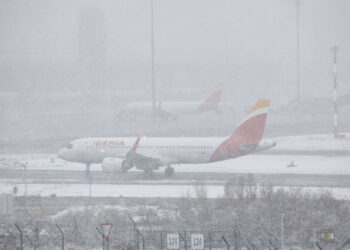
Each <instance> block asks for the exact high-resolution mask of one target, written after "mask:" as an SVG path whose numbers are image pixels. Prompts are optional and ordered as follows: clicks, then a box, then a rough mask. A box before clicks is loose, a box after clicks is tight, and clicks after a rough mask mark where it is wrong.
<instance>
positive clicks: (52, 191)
mask: <svg viewBox="0 0 350 250" xmlns="http://www.w3.org/2000/svg"><path fill="white" fill-rule="evenodd" d="M14 186H16V187H17V188H18V195H20V196H21V195H24V190H25V188H24V184H18V185H15V184H4V183H0V190H1V193H8V192H12V190H13V187H14ZM199 187H201V186H199ZM205 188H206V190H207V194H208V197H209V198H218V197H222V196H223V195H224V186H223V185H206V186H205ZM276 188H279V187H276ZM288 188H293V187H288ZM302 190H305V191H310V192H317V193H319V192H322V191H324V192H326V191H330V192H332V193H333V194H334V196H335V198H337V199H342V200H343V199H344V200H350V188H319V187H304V188H302ZM89 192H90V186H89V185H88V184H29V185H28V187H27V195H33V196H38V195H40V196H51V195H56V196H59V197H84V196H85V197H87V196H89ZM91 196H92V197H135V198H155V197H159V198H180V197H187V196H190V197H195V196H196V186H193V185H153V184H152V185H142V184H140V185H125V184H117V185H116V184H93V185H91Z"/></svg>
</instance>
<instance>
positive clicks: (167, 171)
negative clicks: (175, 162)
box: [164, 166, 175, 177]
mask: <svg viewBox="0 0 350 250" xmlns="http://www.w3.org/2000/svg"><path fill="white" fill-rule="evenodd" d="M174 172H175V171H174V169H173V168H172V167H170V166H167V167H166V168H165V170H164V176H165V177H171V176H173V175H174Z"/></svg>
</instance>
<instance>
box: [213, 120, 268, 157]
mask: <svg viewBox="0 0 350 250" xmlns="http://www.w3.org/2000/svg"><path fill="white" fill-rule="evenodd" d="M266 118H267V114H266V113H264V114H259V115H256V116H254V117H252V118H250V119H248V120H247V121H245V122H243V123H242V124H241V125H240V126H239V127H238V128H237V129H236V130H235V132H234V133H233V134H232V135H231V136H230V137H229V138H228V139H226V140H225V141H224V142H223V143H221V144H220V146H219V147H218V148H217V149H216V150H215V151H214V153H213V154H212V156H211V157H210V161H212V162H213V161H223V160H226V159H230V158H235V157H238V156H241V155H245V154H248V153H250V152H252V151H254V150H255V148H256V146H257V145H258V144H259V142H260V140H261V139H262V136H263V133H264V129H265V122H266ZM242 145H252V147H251V148H250V149H249V150H244V148H242Z"/></svg>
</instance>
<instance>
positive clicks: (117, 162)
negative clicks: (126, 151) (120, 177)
mask: <svg viewBox="0 0 350 250" xmlns="http://www.w3.org/2000/svg"><path fill="white" fill-rule="evenodd" d="M124 165H125V162H124V160H123V159H120V158H105V159H103V162H102V170H103V172H105V173H124V172H126V171H125V170H124V169H125V167H124Z"/></svg>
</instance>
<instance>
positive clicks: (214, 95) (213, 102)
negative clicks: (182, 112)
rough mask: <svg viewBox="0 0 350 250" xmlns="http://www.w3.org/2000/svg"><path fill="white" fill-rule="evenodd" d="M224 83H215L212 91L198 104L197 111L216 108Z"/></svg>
mask: <svg viewBox="0 0 350 250" xmlns="http://www.w3.org/2000/svg"><path fill="white" fill-rule="evenodd" d="M223 87H224V84H218V85H216V87H215V89H214V90H213V92H211V93H210V95H209V96H208V97H207V98H206V99H205V100H204V101H203V102H202V103H201V104H200V105H199V107H198V109H197V113H201V112H206V111H209V110H212V109H215V108H217V106H218V105H219V103H220V101H221V96H222V91H223Z"/></svg>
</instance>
